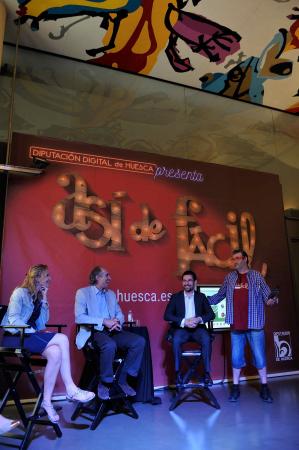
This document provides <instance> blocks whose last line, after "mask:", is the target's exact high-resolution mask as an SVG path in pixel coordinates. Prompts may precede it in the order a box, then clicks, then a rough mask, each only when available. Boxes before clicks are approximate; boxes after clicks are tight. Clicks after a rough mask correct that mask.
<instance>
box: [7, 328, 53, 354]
mask: <svg viewBox="0 0 299 450" xmlns="http://www.w3.org/2000/svg"><path fill="white" fill-rule="evenodd" d="M55 334H56V333H48V332H45V331H37V332H36V333H33V334H30V335H28V336H25V339H24V347H25V348H26V349H27V350H29V351H30V352H31V353H43V351H44V350H45V348H46V347H47V345H48V343H49V342H50V341H51V339H53V337H54V336H55ZM20 339H21V338H20V336H19V335H18V336H14V335H11V336H7V335H5V336H3V340H2V346H3V347H13V348H15V347H20Z"/></svg>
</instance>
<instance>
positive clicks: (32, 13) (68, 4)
mask: <svg viewBox="0 0 299 450" xmlns="http://www.w3.org/2000/svg"><path fill="white" fill-rule="evenodd" d="M18 3H19V9H18V11H17V14H18V15H19V16H20V19H19V20H20V23H21V24H24V23H25V22H27V20H28V19H31V29H32V30H33V31H35V30H38V29H39V22H40V21H47V20H57V19H60V18H63V17H76V16H82V15H87V16H89V17H103V21H102V24H101V27H102V28H104V29H108V26H109V22H111V23H112V24H113V32H112V34H111V38H110V41H109V43H108V44H107V45H104V46H102V47H98V48H93V49H89V50H86V53H87V54H88V55H89V56H96V55H97V54H98V53H100V52H105V51H107V50H110V49H112V48H114V47H115V38H116V35H117V32H118V29H119V26H120V22H121V21H122V20H123V19H124V18H126V17H127V16H128V14H129V13H131V12H133V11H135V10H136V9H138V8H139V7H140V6H141V4H142V0H116V1H114V0H92V1H90V0H83V1H80V2H76V1H65V2H63V4H62V2H61V1H56V0H45V1H43V2H41V1H40V0H18ZM113 15H114V17H113Z"/></svg>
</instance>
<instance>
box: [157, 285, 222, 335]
mask: <svg viewBox="0 0 299 450" xmlns="http://www.w3.org/2000/svg"><path fill="white" fill-rule="evenodd" d="M194 304H195V315H196V317H198V316H200V317H202V320H203V321H204V323H206V322H209V321H210V320H213V319H215V314H214V312H213V310H212V308H211V306H210V304H209V302H208V299H207V297H206V296H205V295H204V294H202V293H201V292H200V293H198V292H194ZM184 317H185V298H184V291H180V292H177V293H176V294H173V295H172V296H171V297H170V300H169V303H168V305H167V307H166V310H165V314H164V320H166V321H167V322H171V325H172V327H174V328H179V327H180V325H181V322H182V320H183V319H184ZM199 326H200V325H199ZM201 326H202V325H201Z"/></svg>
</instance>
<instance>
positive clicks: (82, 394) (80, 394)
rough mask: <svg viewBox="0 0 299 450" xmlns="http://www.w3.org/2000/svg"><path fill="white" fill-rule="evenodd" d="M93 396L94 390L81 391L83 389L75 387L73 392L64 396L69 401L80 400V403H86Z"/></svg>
mask: <svg viewBox="0 0 299 450" xmlns="http://www.w3.org/2000/svg"><path fill="white" fill-rule="evenodd" d="M94 397H95V393H94V392H90V391H83V389H80V388H77V390H76V391H75V392H73V394H71V395H70V394H68V395H67V396H66V398H67V400H68V401H70V402H81V403H87V402H90V400H92V399H93V398H94Z"/></svg>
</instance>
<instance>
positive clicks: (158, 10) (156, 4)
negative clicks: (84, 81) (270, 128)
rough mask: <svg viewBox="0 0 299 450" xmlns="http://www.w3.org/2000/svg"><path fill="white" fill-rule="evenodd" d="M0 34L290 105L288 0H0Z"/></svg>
mask: <svg viewBox="0 0 299 450" xmlns="http://www.w3.org/2000/svg"><path fill="white" fill-rule="evenodd" d="M4 3H5V4H6V7H7V10H8V22H7V30H6V38H5V39H6V42H12V43H14V42H15V41H16V29H17V27H16V25H15V20H16V19H17V18H19V19H20V22H21V26H20V28H21V30H20V44H21V45H23V46H26V47H30V48H34V49H38V50H42V51H46V52H50V53H54V54H59V55H63V56H65V57H70V58H75V59H79V60H82V61H86V62H88V63H91V64H95V65H102V66H108V67H113V68H115V69H119V70H123V71H126V72H132V73H136V74H142V75H146V76H150V77H154V78H158V79H161V80H166V81H170V82H173V83H178V84H182V85H186V86H190V87H193V88H196V89H200V90H203V91H206V92H212V93H214V94H218V95H220V96H226V97H230V98H233V99H236V100H242V101H246V102H249V103H254V104H258V105H263V106H268V107H271V108H274V109H278V110H281V111H286V112H289V113H293V114H299V82H298V80H299V62H298V57H299V4H298V1H292V0H289V1H288V0H263V1H260V0H250V1H248V0H176V1H175V0H143V1H142V0H98V1H96V0H71V1H67V0H43V1H41V0H18V1H16V0H5V1H4Z"/></svg>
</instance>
